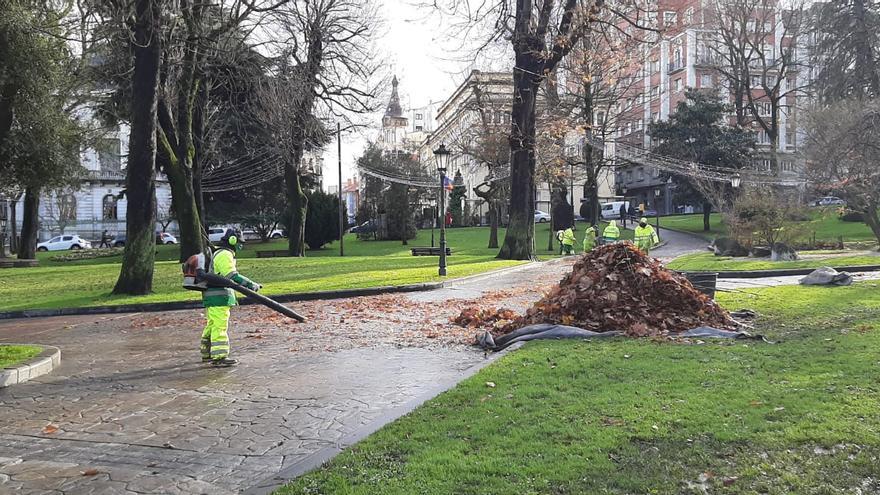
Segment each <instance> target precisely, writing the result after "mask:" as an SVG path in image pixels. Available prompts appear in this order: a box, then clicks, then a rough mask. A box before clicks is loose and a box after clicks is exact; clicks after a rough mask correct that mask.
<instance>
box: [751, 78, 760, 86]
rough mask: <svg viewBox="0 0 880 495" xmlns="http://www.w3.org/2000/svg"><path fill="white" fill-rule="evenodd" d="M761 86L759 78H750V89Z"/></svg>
mask: <svg viewBox="0 0 880 495" xmlns="http://www.w3.org/2000/svg"><path fill="white" fill-rule="evenodd" d="M760 85H761V76H752V87H753V88H757V87H758V86H760Z"/></svg>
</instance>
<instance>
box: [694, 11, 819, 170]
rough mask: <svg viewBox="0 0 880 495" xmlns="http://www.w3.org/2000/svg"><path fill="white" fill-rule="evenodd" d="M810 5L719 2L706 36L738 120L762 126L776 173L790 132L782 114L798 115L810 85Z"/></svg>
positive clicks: (762, 139) (763, 140)
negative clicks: (806, 74)
mask: <svg viewBox="0 0 880 495" xmlns="http://www.w3.org/2000/svg"><path fill="white" fill-rule="evenodd" d="M806 5H807V3H806V2H805V1H804V0H794V1H793V2H788V3H783V2H780V1H779V0H723V1H721V2H718V3H717V4H716V5H715V7H714V11H713V14H714V24H715V25H714V26H713V32H714V35H706V36H705V37H704V38H703V39H702V41H701V44H702V47H701V48H702V49H703V51H704V52H706V51H708V52H709V53H711V54H712V57H711V58H712V62H714V63H713V66H714V68H715V69H716V70H717V71H718V72H719V73H720V74H721V75H722V77H723V78H724V80H725V81H726V83H727V86H728V89H729V90H730V92H731V96H732V98H733V107H734V113H735V115H736V119H737V122H736V123H737V125H740V126H747V125H750V124H752V127H753V128H755V129H756V130H758V131H760V132H759V134H758V135H759V138H760V139H759V142H760V143H763V144H766V145H769V153H768V156H769V158H770V163H771V170H772V171H774V172H775V171H777V170H778V169H779V167H778V150H779V142H780V134H783V133H785V132H786V131H787V129H786V128H784V127H783V116H784V115H785V116H790V117H792V118H793V117H794V112H795V107H796V103H797V98H798V97H799V96H803V95H804V94H805V91H806V86H807V84H806V82H804V81H806V78H805V77H801V76H802V71H804V70H806V68H807V63H806V62H807V57H806V54H805V52H804V38H805V35H806V33H807V31H808V26H809V23H808V21H809V19H808V17H807V8H806ZM698 50H700V48H698Z"/></svg>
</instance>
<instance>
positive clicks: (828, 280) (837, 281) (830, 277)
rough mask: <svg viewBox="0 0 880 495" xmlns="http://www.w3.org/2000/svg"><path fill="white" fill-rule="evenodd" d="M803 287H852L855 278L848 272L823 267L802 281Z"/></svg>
mask: <svg viewBox="0 0 880 495" xmlns="http://www.w3.org/2000/svg"><path fill="white" fill-rule="evenodd" d="M800 283H801V285H852V283H853V277H852V275H850V274H849V273H847V272H838V271H837V270H835V269H834V268H831V267H828V266H823V267H822V268H819V269H817V270H814V271H813V273H811V274H809V275H807V276H806V277H804V278H802V279H801V280H800Z"/></svg>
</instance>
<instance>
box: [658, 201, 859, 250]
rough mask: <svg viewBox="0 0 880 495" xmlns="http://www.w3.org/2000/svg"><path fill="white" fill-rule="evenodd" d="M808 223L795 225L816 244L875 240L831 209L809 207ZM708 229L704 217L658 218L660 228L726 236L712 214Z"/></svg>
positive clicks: (802, 234)
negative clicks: (815, 241)
mask: <svg viewBox="0 0 880 495" xmlns="http://www.w3.org/2000/svg"><path fill="white" fill-rule="evenodd" d="M809 214H810V218H811V219H810V220H809V221H807V222H800V223H798V224H797V225H798V228H799V229H800V230H801V231H802V233H801V237H802V238H803V239H804V241H806V240H808V239H811V238H812V237H813V234H815V235H816V240H817V241H826V242H832V241H836V240H837V238H838V237H843V240H844V241H845V242H860V241H876V238H875V237H874V234H873V233H872V232H871V229H870V228H869V227H868V226H867V225H865V224H864V223H861V222H843V221H841V220H840V219H839V218H838V217H837V210H836V209H834V208H811V209H810V210H809ZM709 225H710V227H711V230H710V231H709V232H704V231H703V215H702V214H695V215H677V216H670V217H662V218H661V219H660V227H661V228H663V227H667V228H670V229H673V230H679V231H682V232H690V233H692V234H697V235H701V236H703V237H706V238H707V239H710V240H711V239H714V238H715V237H716V236H718V235H723V234H725V233H726V231H727V229H726V227H725V226H724V222H723V221H722V220H721V215H719V214H718V213H712V214H711V215H710V219H709Z"/></svg>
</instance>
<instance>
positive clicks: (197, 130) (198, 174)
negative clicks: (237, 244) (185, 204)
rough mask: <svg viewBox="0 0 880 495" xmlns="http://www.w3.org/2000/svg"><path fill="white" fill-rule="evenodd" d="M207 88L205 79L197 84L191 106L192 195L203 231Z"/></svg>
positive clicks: (205, 219)
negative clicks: (203, 175)
mask: <svg viewBox="0 0 880 495" xmlns="http://www.w3.org/2000/svg"><path fill="white" fill-rule="evenodd" d="M207 88H208V82H207V81H205V82H203V83H202V84H201V85H200V86H199V91H198V94H197V95H196V102H195V108H193V141H194V143H195V151H194V153H193V161H192V188H193V197H194V198H195V201H196V212H197V213H198V215H199V220H200V221H201V227H202V230H204V231H205V232H207V230H208V224H207V216H206V214H205V197H204V195H203V194H202V170H203V169H204V159H205V153H204V150H205V132H206V130H205V114H206V113H207V107H208V99H209V98H210V95H209V90H208V89H207Z"/></svg>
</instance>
